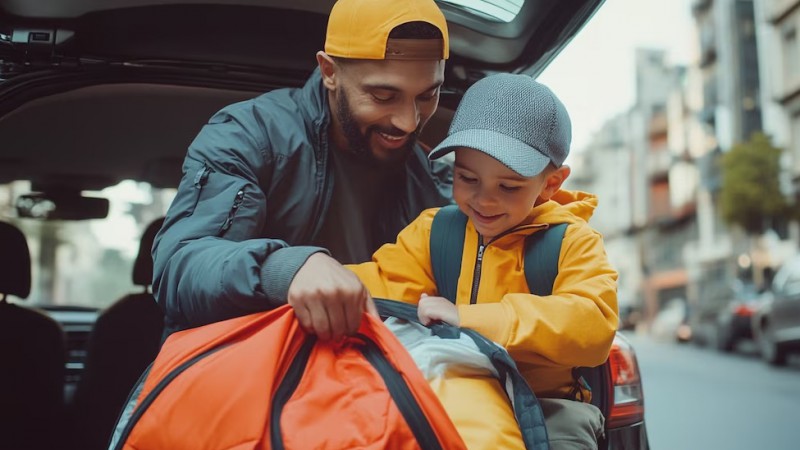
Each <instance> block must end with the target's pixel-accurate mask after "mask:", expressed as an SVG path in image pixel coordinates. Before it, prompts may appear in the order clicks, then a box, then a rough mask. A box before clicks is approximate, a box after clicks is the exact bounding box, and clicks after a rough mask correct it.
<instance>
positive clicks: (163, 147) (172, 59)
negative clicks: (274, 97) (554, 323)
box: [0, 0, 648, 449]
mask: <svg viewBox="0 0 800 450" xmlns="http://www.w3.org/2000/svg"><path fill="white" fill-rule="evenodd" d="M439 3H440V6H441V8H442V10H443V11H444V13H445V16H446V17H447V19H448V22H449V24H450V36H451V42H450V46H451V59H450V60H448V62H447V67H446V74H445V78H446V80H445V85H444V86H443V88H442V94H441V101H440V107H439V110H438V111H437V113H436V115H435V116H434V117H433V118H432V119H431V121H430V122H429V124H428V126H427V127H426V129H425V131H424V133H423V135H422V136H421V138H420V139H421V140H422V141H423V142H424V143H426V144H428V145H431V146H433V145H435V144H436V143H438V142H439V140H440V139H442V138H443V136H444V134H445V133H446V130H447V128H448V125H449V121H450V119H451V118H452V115H453V112H454V110H455V108H456V106H457V104H458V101H459V99H460V98H461V95H462V94H463V93H464V91H465V90H466V89H467V88H468V87H469V86H470V85H471V84H472V83H474V82H475V81H477V80H478V79H480V78H482V77H483V76H485V75H486V74H488V73H493V72H498V71H505V72H521V73H527V74H530V75H532V76H536V75H537V74H539V73H540V72H541V71H542V70H543V69H544V68H545V67H546V66H547V64H548V63H549V62H550V61H551V60H552V59H553V58H554V57H555V56H556V55H557V54H558V53H559V51H560V50H561V49H562V48H563V47H564V46H565V45H566V44H567V43H568V42H569V41H570V40H571V39H572V37H573V36H574V35H575V33H576V32H577V31H578V30H579V29H580V28H581V27H582V26H583V25H584V24H585V23H586V22H587V21H588V20H589V19H590V18H591V16H592V15H593V14H594V13H595V11H596V10H597V9H598V8H599V7H600V5H601V4H602V0H576V1H571V2H539V1H531V0H526V1H520V2H518V4H519V5H520V7H519V11H513V9H515V8H511V9H512V11H511V12H504V15H502V16H497V15H493V12H492V11H496V10H497V7H496V5H494V4H493V3H496V2H491V1H489V2H483V3H485V4H486V9H481V6H480V4H479V3H475V2H469V1H463V0H443V1H440V2H439ZM503 3H507V2H503ZM332 4H333V0H318V1H314V0H307V1H297V0H203V1H202V2H187V1H184V0H119V1H115V2H107V1H102V0H26V1H19V0H0V80H2V82H0V146H2V147H1V148H2V152H1V153H0V221H2V222H9V223H12V224H13V225H14V226H15V227H16V228H18V229H21V230H22V231H23V232H24V234H25V235H26V237H27V241H28V243H29V247H30V250H31V253H30V256H31V259H30V260H27V259H26V258H24V257H22V252H21V250H20V252H17V253H14V255H15V256H14V258H12V256H11V253H10V252H8V250H7V249H5V248H3V249H2V250H0V253H2V254H3V256H4V257H7V258H10V259H6V261H5V263H7V264H10V265H11V266H13V267H16V268H17V269H21V270H23V272H25V271H27V270H28V267H30V268H31V273H29V275H31V276H32V280H33V283H32V285H31V289H29V291H30V293H28V292H25V290H24V289H23V290H17V289H16V287H17V285H16V284H15V285H13V286H11V285H5V284H3V283H5V282H6V281H7V279H6V278H0V297H3V298H5V297H6V295H5V294H13V295H14V296H15V297H12V296H9V297H8V298H9V299H10V301H11V302H12V303H13V304H14V306H16V307H20V308H23V309H27V310H42V311H45V312H46V313H47V315H48V316H49V317H51V318H52V319H55V321H56V322H57V323H58V325H59V327H60V328H61V330H63V331H64V332H65V335H66V342H65V344H64V345H65V347H66V354H65V356H64V358H65V359H66V360H65V361H64V364H63V365H64V367H65V369H64V383H63V392H64V394H65V395H64V398H65V404H63V405H60V406H59V408H58V410H57V411H56V410H55V409H54V414H60V417H61V418H62V419H63V420H58V421H56V422H55V423H53V424H50V425H54V428H53V429H52V430H50V431H52V432H53V433H54V436H55V439H56V440H57V441H58V445H56V447H57V448H71V447H78V448H81V449H90V448H95V447H93V446H89V445H81V446H77V445H75V444H74V443H75V442H82V443H83V442H87V441H86V440H87V439H88V440H89V441H90V442H104V441H106V439H107V435H106V434H107V431H108V430H106V429H105V428H101V429H100V432H99V433H100V434H99V435H97V436H89V437H87V436H86V434H87V433H95V432H94V431H91V432H88V431H87V432H86V433H84V432H83V431H82V430H83V429H84V428H83V427H86V426H87V425H86V424H85V423H83V422H85V421H86V417H87V415H86V414H83V413H81V412H80V411H82V409H81V408H79V407H78V406H79V405H77V404H78V403H79V402H78V401H77V400H76V396H77V397H81V393H80V392H81V390H83V389H85V388H84V387H83V386H84V385H85V384H86V383H89V381H87V380H95V381H96V380H97V378H98V376H97V373H96V372H93V371H91V370H90V371H89V372H91V373H87V368H89V367H90V366H91V367H98V368H104V369H113V368H114V367H109V366H114V365H115V363H113V362H112V361H111V360H110V359H108V358H110V356H116V357H119V356H122V357H123V359H129V358H127V357H128V356H129V355H130V354H132V353H131V352H137V351H141V350H142V349H141V348H140V347H141V341H140V340H138V339H134V340H133V344H132V345H134V347H135V348H134V347H123V344H121V342H122V341H121V340H117V339H118V338H119V339H122V340H124V341H125V342H126V343H125V344H124V345H126V346H127V345H129V344H131V339H130V335H129V334H128V331H130V330H137V332H141V331H142V330H141V328H142V327H141V326H140V325H141V323H142V322H141V321H140V318H139V316H135V315H129V316H128V315H125V314H122V315H121V316H122V317H119V316H120V315H119V314H117V315H116V318H115V320H118V321H121V322H117V324H116V325H115V326H111V325H108V326H105V327H103V328H104V331H106V332H107V331H111V332H112V334H113V335H115V336H116V337H115V338H114V339H106V340H103V339H101V338H99V336H101V332H100V324H101V323H103V322H102V320H103V319H102V318H103V317H108V315H110V314H112V313H113V312H114V311H118V310H117V309H116V308H118V307H119V305H120V304H122V302H123V301H128V300H125V299H130V298H131V296H130V295H128V294H133V295H134V296H136V298H139V299H144V300H145V301H138V300H137V301H138V303H137V305H139V306H137V307H141V306H142V305H152V304H153V303H152V301H150V299H151V298H152V297H150V292H149V286H147V284H148V282H147V281H144V282H142V280H149V278H148V277H147V274H146V270H147V269H148V268H149V269H150V270H152V268H151V267H148V264H149V265H152V262H151V261H150V262H148V261H146V260H142V261H137V262H136V264H134V259H135V255H136V254H137V247H139V238H140V236H141V235H142V233H143V231H144V230H145V228H147V226H148V224H150V223H151V222H153V221H155V220H158V218H160V217H161V216H163V214H164V213H165V212H166V208H167V206H168V205H169V202H170V201H171V199H172V197H173V196H174V192H175V188H176V187H177V184H178V182H179V180H180V176H181V165H182V162H183V158H184V156H185V153H186V149H187V147H188V145H189V143H190V142H191V141H192V139H193V138H194V136H195V135H196V134H197V132H198V131H199V129H200V127H201V126H202V125H203V124H205V123H206V121H207V120H208V118H209V117H211V116H212V115H213V114H214V113H215V112H216V111H217V110H219V109H220V108H222V107H223V106H225V105H228V104H230V103H234V102H237V101H241V100H245V99H248V98H252V97H254V96H256V95H259V94H261V93H263V92H266V91H269V90H272V89H276V88H281V87H294V86H301V85H302V84H303V83H304V82H305V80H306V78H307V77H308V75H309V74H310V73H311V71H312V70H313V69H314V67H315V64H316V62H315V59H314V54H315V52H316V51H317V50H319V49H320V48H322V46H323V42H324V32H325V26H326V21H327V14H328V11H330V8H331V6H332ZM505 6H507V5H504V6H503V8H505ZM505 9H507V8H505ZM507 14H511V16H510V17H509V16H507ZM145 234H146V233H145ZM146 238H147V236H146V237H145V241H146ZM142 247H143V248H145V249H147V248H149V247H148V245H147V244H143V245H142ZM26 252H27V250H26ZM26 254H27V253H26ZM141 254H143V255H145V257H147V256H149V252H147V251H145V252H142V253H141ZM17 256H18V258H17ZM4 267H8V266H7V265H4ZM3 270H8V269H3ZM142 271H145V272H142ZM9 273H10V272H9ZM132 273H133V277H131V274H132ZM131 278H133V280H136V282H135V283H134V282H133V281H132V280H131ZM8 279H10V278H8ZM9 283H11V282H10V281H9ZM15 283H16V282H15ZM25 297H28V302H21V300H24V298H25ZM147 308H149V306H147ZM147 314H150V316H152V313H147ZM0 320H3V312H2V311H0ZM107 328H111V330H107ZM154 328H157V327H154ZM0 332H5V333H16V334H14V335H13V336H6V335H2V336H3V337H4V338H5V339H4V344H3V345H4V346H5V347H0V349H8V348H11V347H10V346H8V345H7V343H9V342H12V341H13V342H27V341H30V342H34V341H37V340H38V339H39V338H40V337H41V336H40V335H37V334H36V332H35V331H34V330H25V329H21V330H18V329H16V328H14V329H12V328H8V327H7V328H3V327H0ZM148 333H149V335H148V339H149V338H152V337H153V336H157V334H156V333H155V332H152V331H148ZM126 338H127V339H126ZM137 342H138V343H139V344H137ZM137 345H139V347H136V346H137ZM96 347H101V348H103V350H102V351H100V350H96ZM2 355H6V353H3V354H2ZM26 357H30V354H26ZM3 358H4V359H3V364H4V368H5V367H8V366H6V365H7V364H8V365H11V366H14V365H15V364H17V363H16V362H14V361H17V360H16V359H14V360H12V359H11V357H10V356H9V357H8V358H6V357H5V356H3ZM98 370H99V369H98ZM3 372H5V373H8V371H7V370H6V369H4V370H3ZM595 374H596V379H594V380H590V381H591V382H592V383H593V386H595V389H594V392H595V393H596V394H595V400H594V401H595V402H596V403H597V404H598V405H599V406H600V407H601V410H602V411H603V412H604V413H605V414H606V418H607V420H606V426H607V432H606V441H605V442H603V443H602V447H601V448H609V449H617V448H619V449H621V448H625V449H631V448H633V449H647V448H648V442H647V433H646V428H645V424H644V403H643V393H642V388H641V374H640V373H639V370H638V364H637V363H636V358H635V354H634V351H633V349H632V348H631V347H630V345H629V344H627V343H626V342H625V341H624V338H621V337H620V338H618V340H617V341H615V346H614V349H613V350H612V353H611V358H610V360H609V363H608V364H607V365H605V366H602V369H600V370H598V371H596V373H595ZM28 375H29V374H28ZM137 376H138V375H137ZM16 380H17V381H15V383H16V384H14V383H7V384H3V385H2V386H0V396H2V395H4V393H5V392H7V390H16V391H18V392H22V391H23V390H24V389H23V387H25V388H33V389H34V390H35V389H36V386H37V385H36V384H35V383H37V382H38V381H37V380H36V379H35V377H32V376H27V375H26V374H23V376H21V377H20V378H18V379H16ZM103 381H108V380H107V379H106V380H103ZM23 385H24V386H23ZM86 395H87V398H89V399H92V400H91V401H94V400H95V399H104V400H107V401H108V403H107V404H106V405H111V407H110V408H108V411H112V412H110V413H105V414H103V417H104V418H106V419H107V420H108V421H109V422H110V423H113V422H114V420H115V419H116V413H117V411H118V410H119V407H118V406H116V405H121V404H122V402H124V400H125V399H124V398H118V395H119V394H118V393H117V392H116V391H115V392H114V394H113V395H112V394H110V393H109V392H107V391H102V390H101V391H97V392H94V393H91V394H86ZM3 398H5V397H3ZM62 407H63V408H64V411H62V410H61V408H62ZM106 407H108V406H106ZM4 408H6V406H5V405H4V404H3V403H0V412H2V415H1V416H0V417H2V418H3V421H2V424H1V425H0V426H4V427H6V428H3V430H6V429H11V428H13V427H15V426H20V427H21V426H32V425H36V427H37V428H36V430H37V432H38V433H41V434H43V433H45V431H44V428H43V427H44V424H42V423H38V422H37V421H36V420H35V419H32V418H31V417H26V416H25V415H24V414H22V413H21V412H20V411H3V409H4ZM83 411H85V410H83ZM109 415H110V416H109ZM6 419H8V420H6ZM12 419H13V421H12ZM2 439H4V435H3V434H2V432H0V440H2ZM4 443H7V442H0V447H4V445H3V444H4ZM46 448H55V447H52V446H49V447H46ZM97 448H100V447H99V446H98V447H97Z"/></svg>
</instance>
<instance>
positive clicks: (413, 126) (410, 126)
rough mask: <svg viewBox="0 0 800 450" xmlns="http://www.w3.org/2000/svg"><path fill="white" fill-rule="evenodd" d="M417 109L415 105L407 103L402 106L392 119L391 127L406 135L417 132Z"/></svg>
mask: <svg viewBox="0 0 800 450" xmlns="http://www.w3.org/2000/svg"><path fill="white" fill-rule="evenodd" d="M419 119H420V117H419V109H418V108H417V105H416V103H414V102H409V103H406V104H404V105H402V106H401V107H400V108H398V110H397V111H396V112H395V114H394V116H393V117H392V125H393V126H395V127H396V128H398V129H400V130H402V131H403V132H404V133H406V134H411V133H413V132H414V131H416V130H417V125H419Z"/></svg>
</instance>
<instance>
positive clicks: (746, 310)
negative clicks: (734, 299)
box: [733, 305, 756, 317]
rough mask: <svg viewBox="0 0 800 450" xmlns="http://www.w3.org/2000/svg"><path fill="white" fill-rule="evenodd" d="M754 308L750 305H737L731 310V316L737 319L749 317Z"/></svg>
mask: <svg viewBox="0 0 800 450" xmlns="http://www.w3.org/2000/svg"><path fill="white" fill-rule="evenodd" d="M755 310H756V309H755V308H754V307H753V306H750V305H739V306H737V307H736V308H735V309H734V310H733V314H735V315H737V316H739V317H750V316H752V315H753V313H754V312H755Z"/></svg>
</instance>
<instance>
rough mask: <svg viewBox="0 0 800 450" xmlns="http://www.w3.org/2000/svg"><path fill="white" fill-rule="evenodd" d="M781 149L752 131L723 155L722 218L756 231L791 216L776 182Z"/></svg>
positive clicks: (763, 136) (747, 229)
mask: <svg viewBox="0 0 800 450" xmlns="http://www.w3.org/2000/svg"><path fill="white" fill-rule="evenodd" d="M781 152H782V150H781V149H779V148H777V147H775V146H773V145H772V142H771V141H770V138H769V137H767V136H766V135H764V134H762V133H754V134H753V136H752V137H751V138H750V140H749V141H748V142H744V143H741V144H738V145H735V146H734V147H733V148H732V149H731V150H730V151H729V152H728V153H727V154H725V155H724V157H723V159H722V190H721V192H720V195H721V202H722V215H723V218H724V219H725V221H727V222H728V223H730V224H735V225H739V226H741V227H742V228H743V229H744V230H745V231H746V232H747V233H749V234H757V233H761V232H763V231H764V229H765V227H766V225H767V224H768V223H770V222H772V221H774V220H775V219H781V218H789V217H790V214H791V209H790V208H789V204H788V202H787V201H786V198H785V197H784V196H783V193H782V192H781V189H780V185H779V181H778V176H779V174H780V157H781Z"/></svg>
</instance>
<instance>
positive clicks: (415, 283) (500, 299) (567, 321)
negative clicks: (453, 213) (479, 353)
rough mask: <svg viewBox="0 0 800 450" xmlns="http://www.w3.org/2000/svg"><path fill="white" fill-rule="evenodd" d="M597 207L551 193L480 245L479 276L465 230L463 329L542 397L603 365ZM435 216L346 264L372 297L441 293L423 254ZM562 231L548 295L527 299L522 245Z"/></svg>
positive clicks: (611, 274)
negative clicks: (489, 343) (490, 346)
mask: <svg viewBox="0 0 800 450" xmlns="http://www.w3.org/2000/svg"><path fill="white" fill-rule="evenodd" d="M596 206H597V198H596V197H595V196H594V195H591V194H586V193H583V192H571V191H566V190H560V191H558V192H557V193H556V194H555V195H554V196H553V197H552V198H551V199H550V200H549V201H547V202H545V203H542V204H540V205H537V206H535V207H534V208H533V209H532V210H531V212H530V214H529V215H528V218H527V219H526V220H525V221H524V222H523V223H522V224H520V226H518V227H516V228H514V229H513V230H511V231H509V232H507V233H506V234H503V235H500V236H498V237H497V238H495V239H494V240H492V241H490V242H486V243H484V251H483V259H482V264H481V268H480V270H476V261H477V254H478V246H479V236H478V233H477V231H476V230H475V227H474V226H473V224H472V222H471V221H468V222H467V231H466V237H465V242H464V254H463V255H462V257H461V258H462V259H461V274H460V276H459V280H458V290H457V298H456V299H455V303H456V305H457V307H458V314H459V318H460V321H461V323H460V325H461V326H462V327H464V328H471V329H473V330H476V331H478V332H479V333H481V334H483V335H484V336H486V337H487V338H489V339H491V340H493V341H494V342H497V343H499V344H500V345H502V346H503V347H505V348H506V349H507V350H508V352H509V353H510V354H511V357H512V358H514V360H515V361H516V362H517V365H518V366H519V369H520V371H521V372H522V374H523V376H525V378H526V379H527V380H528V383H529V384H530V386H531V387H532V388H533V390H534V392H536V394H537V395H538V396H540V397H552V398H565V397H567V396H569V395H570V393H571V391H573V389H574V387H575V380H574V379H573V376H572V368H574V367H579V366H587V367H591V366H597V365H599V364H602V363H603V362H604V361H605V360H606V358H608V354H609V351H610V348H611V343H612V340H613V338H614V333H615V331H616V329H617V322H618V310H617V273H616V271H615V270H614V269H613V268H612V267H611V264H610V263H609V262H608V259H607V257H606V253H605V249H604V247H603V238H602V236H601V235H600V234H599V233H598V232H596V231H594V230H593V229H592V228H591V227H589V225H588V224H587V220H588V219H589V217H591V215H592V213H593V212H594V209H595V207H596ZM437 210H438V209H428V210H426V211H423V212H422V214H420V216H419V217H418V218H417V219H416V220H414V222H412V223H411V224H409V225H408V226H407V227H406V228H405V229H404V230H403V231H401V232H400V234H399V235H398V237H397V242H396V243H394V244H386V245H384V246H382V247H381V248H380V249H378V250H377V251H376V252H375V254H374V255H373V258H372V262H367V263H363V264H358V265H350V266H348V268H349V269H351V270H352V271H354V272H355V273H356V275H358V277H359V278H360V279H361V280H362V281H363V282H364V284H365V286H366V287H367V288H368V289H369V291H370V293H371V294H372V295H373V296H374V297H380V298H387V299H392V300H400V301H403V302H407V303H412V304H416V303H418V301H419V298H420V295H421V294H423V293H425V294H428V295H437V294H438V292H437V289H436V284H435V281H434V278H433V273H432V270H431V264H430V246H429V242H430V232H431V224H432V222H433V216H434V215H435V214H436V211H437ZM559 223H568V224H569V225H568V226H567V229H566V232H565V234H564V241H563V243H562V246H561V254H560V256H559V263H558V276H557V277H556V279H555V282H554V285H553V293H552V295H548V296H544V297H541V296H536V295H533V294H531V293H530V290H529V289H528V286H527V282H526V279H525V272H524V270H523V260H524V255H523V249H524V241H525V237H526V236H528V235H530V234H532V233H536V232H538V231H540V230H542V229H545V228H547V227H548V226H549V225H550V224H559ZM476 273H477V274H478V277H479V278H478V279H477V280H474V275H475V274H476ZM473 282H475V283H473ZM473 285H474V286H477V290H476V291H477V292H476V295H475V300H476V301H475V304H471V303H470V301H471V298H472V297H473V293H472V291H473ZM450 300H452V299H450ZM586 397H587V398H586V399H585V400H586V401H588V396H586Z"/></svg>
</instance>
